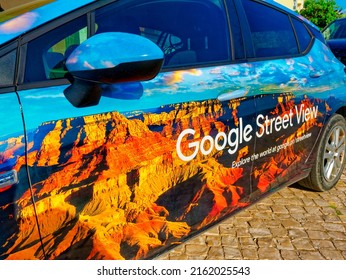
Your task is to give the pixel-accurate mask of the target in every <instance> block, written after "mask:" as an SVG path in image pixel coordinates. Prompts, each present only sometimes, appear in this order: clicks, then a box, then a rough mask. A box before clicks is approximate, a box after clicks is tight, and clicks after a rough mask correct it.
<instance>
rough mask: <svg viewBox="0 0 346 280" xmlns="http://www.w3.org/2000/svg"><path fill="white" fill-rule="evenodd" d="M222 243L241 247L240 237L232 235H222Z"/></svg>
mask: <svg viewBox="0 0 346 280" xmlns="http://www.w3.org/2000/svg"><path fill="white" fill-rule="evenodd" d="M221 245H222V246H227V247H234V248H238V247H239V243H238V237H234V236H230V235H225V236H221Z"/></svg>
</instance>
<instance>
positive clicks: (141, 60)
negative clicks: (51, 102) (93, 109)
mask: <svg viewBox="0 0 346 280" xmlns="http://www.w3.org/2000/svg"><path fill="white" fill-rule="evenodd" d="M163 60H164V55H163V52H162V50H161V49H160V48H159V47H158V46H157V45H156V44H155V43H153V42H152V41H150V40H148V39H146V38H144V37H142V36H139V35H135V34H129V33H121V32H109V33H101V34H98V35H95V36H93V37H91V38H89V39H88V40H86V41H85V42H83V43H82V44H81V45H79V46H78V47H77V48H76V49H75V50H74V51H73V52H72V53H71V55H70V56H69V57H68V59H67V61H66V67H67V70H68V71H69V79H70V81H71V85H70V86H69V87H68V88H66V89H65V90H64V94H65V96H66V98H67V99H68V100H69V101H70V102H71V104H72V105H73V106H75V107H87V106H93V105H97V104H98V103H99V100H100V98H101V92H102V88H101V85H102V84H114V83H123V82H135V81H137V82H139V81H147V80H151V79H153V78H154V77H156V75H157V74H158V73H159V72H160V70H161V67H162V64H163Z"/></svg>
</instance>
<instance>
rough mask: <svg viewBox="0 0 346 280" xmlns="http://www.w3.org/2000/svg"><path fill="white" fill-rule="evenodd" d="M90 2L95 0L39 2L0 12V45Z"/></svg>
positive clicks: (42, 0) (46, 0)
mask: <svg viewBox="0 0 346 280" xmlns="http://www.w3.org/2000/svg"><path fill="white" fill-rule="evenodd" d="M92 2H96V0H72V1H71V0H41V1H35V2H33V3H31V4H30V3H28V4H24V5H21V6H18V7H16V8H12V9H9V10H7V11H5V12H1V13H0V45H1V44H4V43H6V42H9V41H11V40H13V39H16V38H17V37H18V36H20V35H22V34H24V33H25V32H27V31H30V30H32V29H34V28H36V27H39V26H41V25H43V24H45V23H47V22H49V21H51V20H53V19H55V18H58V17H60V16H62V15H64V14H67V13H69V12H72V11H73V10H76V9H78V8H80V7H83V6H85V5H87V4H89V3H92ZM37 6H38V7H37Z"/></svg>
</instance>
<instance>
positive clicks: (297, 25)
mask: <svg viewBox="0 0 346 280" xmlns="http://www.w3.org/2000/svg"><path fill="white" fill-rule="evenodd" d="M292 22H293V26H294V29H295V31H296V34H297V38H298V42H299V47H300V52H304V51H306V49H307V48H308V46H309V44H310V42H311V35H310V33H309V32H308V30H307V29H306V27H305V24H304V23H302V22H301V21H299V20H297V19H295V18H292Z"/></svg>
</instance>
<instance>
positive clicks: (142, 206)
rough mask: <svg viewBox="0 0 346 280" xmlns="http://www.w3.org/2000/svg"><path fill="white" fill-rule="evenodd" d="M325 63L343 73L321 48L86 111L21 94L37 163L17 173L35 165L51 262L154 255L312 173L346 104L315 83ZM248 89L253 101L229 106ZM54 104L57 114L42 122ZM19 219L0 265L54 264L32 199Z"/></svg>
mask: <svg viewBox="0 0 346 280" xmlns="http://www.w3.org/2000/svg"><path fill="white" fill-rule="evenodd" d="M317 55H325V59H326V60H327V61H328V62H329V64H328V65H329V67H330V72H331V73H332V72H333V71H335V70H336V69H337V68H338V67H340V65H339V64H337V63H336V60H335V58H333V57H331V56H328V53H327V52H325V49H323V48H322V45H321V44H320V45H319V44H318V43H317V44H316V46H315V48H314V49H313V50H312V54H311V55H308V56H306V57H300V58H297V59H295V60H285V59H283V60H277V61H265V62H256V63H252V64H251V63H247V64H239V65H230V66H219V67H212V68H203V69H195V70H189V71H187V70H186V71H176V72H167V73H161V74H160V75H159V76H158V77H157V78H155V79H154V80H152V81H149V82H145V83H142V84H136V83H134V84H125V85H118V86H115V85H114V86H109V87H105V89H104V92H105V94H104V95H106V96H107V97H106V96H104V97H102V98H101V102H100V105H99V106H95V107H93V108H84V109H81V110H79V109H76V108H73V107H72V106H71V105H70V104H69V103H68V101H66V99H65V98H64V97H63V95H62V90H63V88H64V87H55V88H54V89H53V88H52V89H50V90H45V91H43V90H29V91H22V92H19V96H20V98H21V102H22V105H23V110H24V114H25V116H27V117H26V124H27V126H28V134H27V137H28V146H27V151H28V154H27V162H26V160H25V157H24V156H18V157H17V158H16V165H15V169H16V170H19V171H21V170H23V169H25V164H27V166H28V170H29V173H30V178H31V182H32V188H33V192H34V198H35V205H36V209H37V218H38V221H39V225H40V230H41V235H42V242H43V247H44V251H45V254H46V256H47V257H48V258H49V259H142V258H151V257H153V256H154V255H155V254H157V253H159V252H162V251H163V250H165V249H167V248H169V247H171V246H172V245H176V244H179V243H180V242H182V241H183V240H184V239H185V238H187V237H188V236H191V235H192V234H194V233H196V232H197V231H199V230H202V229H204V228H206V227H208V226H210V225H212V224H213V223H215V222H218V221H220V220H221V219H223V218H225V217H227V216H228V215H229V214H231V213H234V212H235V211H237V210H239V209H242V208H243V207H246V206H248V205H250V204H251V203H252V202H254V201H256V200H257V199H259V198H260V197H261V196H262V195H263V194H264V193H265V192H267V191H269V190H271V189H273V188H277V187H280V186H282V184H283V183H285V182H286V181H287V178H290V177H291V178H292V177H293V176H299V175H301V172H303V169H304V168H303V167H306V166H308V162H307V159H308V156H309V155H310V153H311V152H312V148H313V146H314V144H315V141H316V139H317V137H318V135H319V132H320V130H321V128H322V125H323V123H324V121H325V119H326V118H327V117H328V115H329V114H331V113H333V110H335V109H334V108H336V107H338V106H339V104H340V100H338V99H336V97H335V96H334V95H333V94H331V93H334V92H337V91H338V90H339V89H338V88H337V87H336V86H328V85H329V82H328V83H327V82H326V80H328V79H329V78H328V77H330V76H328V75H326V76H325V77H321V78H320V79H315V78H312V77H309V75H306V72H309V71H312V70H313V69H315V68H318V67H319V66H320V65H319V64H318V62H314V61H313V59H312V57H316V56H317ZM325 71H329V70H328V69H326V70H325ZM274 74H275V75H274ZM273 75H274V76H273ZM318 83H321V85H323V86H320V87H317V88H319V89H320V91H321V92H316V86H317V85H318ZM262 85H270V86H266V87H263V86H262ZM241 88H246V89H247V90H246V91H244V96H242V97H237V98H235V99H232V98H230V99H229V100H223V101H220V100H218V99H217V97H218V96H219V95H221V94H230V96H232V92H234V91H236V90H238V89H241ZM130 89H132V90H133V92H134V93H133V94H132V95H131V94H130V92H131V90H130ZM52 97H54V104H55V107H54V108H57V109H56V111H54V110H46V111H45V114H40V115H37V116H36V117H33V116H34V115H33V114H34V113H33V112H37V110H38V108H39V107H40V106H42V108H47V106H48V105H47V104H48V103H52V100H53V99H52ZM42 104H44V105H46V107H44V105H42ZM97 110H99V112H97ZM101 110H102V111H101ZM103 110H104V111H103ZM54 114H56V115H57V116H58V117H55V118H53V115H54ZM2 147H6V146H2ZM5 157H6V159H5V161H6V160H9V159H10V158H12V157H13V154H11V152H7V153H6V154H5ZM7 191H8V190H7ZM14 215H16V219H17V221H18V222H17V225H16V229H15V230H13V233H12V235H10V236H7V239H6V241H5V242H2V243H1V245H0V246H1V247H0V258H8V259H18V258H29V259H34V258H38V259H41V258H43V257H44V256H43V253H42V251H41V250H40V246H41V245H40V238H39V235H38V234H37V232H35V231H33V228H34V227H35V226H36V224H35V212H34V208H33V205H32V203H31V200H30V194H29V191H26V192H24V193H22V194H20V198H19V199H18V203H17V210H16V212H15V213H14ZM8 224H9V221H4V222H3V225H4V226H7V225H8ZM28 241H30V242H28Z"/></svg>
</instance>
